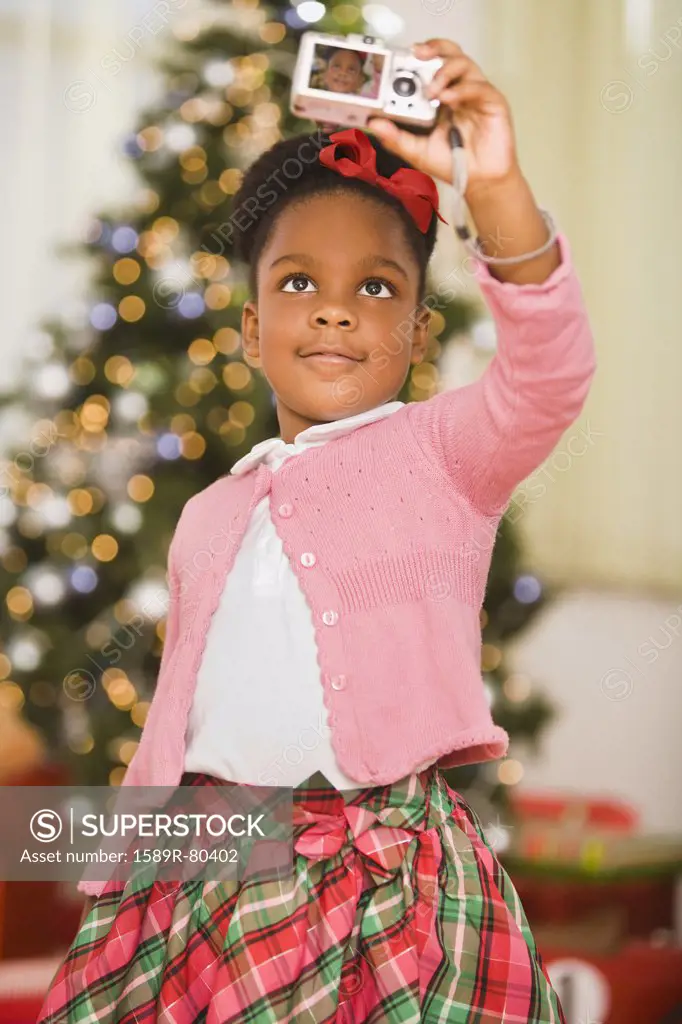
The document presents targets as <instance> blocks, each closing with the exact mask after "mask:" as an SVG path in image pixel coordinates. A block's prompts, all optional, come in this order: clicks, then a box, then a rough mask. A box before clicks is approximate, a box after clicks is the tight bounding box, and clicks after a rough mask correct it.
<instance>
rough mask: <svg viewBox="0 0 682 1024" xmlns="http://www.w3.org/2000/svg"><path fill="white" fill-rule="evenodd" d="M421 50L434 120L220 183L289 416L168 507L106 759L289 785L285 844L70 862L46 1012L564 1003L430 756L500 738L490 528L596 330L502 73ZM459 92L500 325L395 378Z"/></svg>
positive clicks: (584, 361) (567, 405) (248, 324)
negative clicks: (144, 628) (410, 379)
mask: <svg viewBox="0 0 682 1024" xmlns="http://www.w3.org/2000/svg"><path fill="white" fill-rule="evenodd" d="M417 53H418V55H419V56H424V57H432V56H441V57H443V58H444V64H443V67H442V69H441V71H439V73H438V74H437V76H436V78H435V80H434V83H433V87H432V95H433V96H434V97H438V99H439V100H440V101H441V107H440V120H439V123H438V125H437V126H436V127H435V128H434V130H433V132H432V133H431V134H430V135H429V136H428V137H417V136H412V135H410V134H407V133H406V132H404V131H401V130H400V129H399V128H397V127H396V126H395V125H393V124H390V123H386V122H385V121H378V122H376V123H375V124H372V126H371V127H372V129H373V130H374V131H375V132H376V134H377V135H380V136H381V139H382V140H383V142H379V141H376V140H374V141H372V140H371V139H370V138H369V137H368V136H367V135H365V134H364V133H363V132H360V131H358V130H357V129H350V130H346V131H341V132H338V133H335V134H334V135H333V137H332V138H331V139H329V138H326V137H322V138H318V139H317V140H315V139H314V137H305V136H299V137H297V138H294V139H290V140H288V141H282V142H279V143H277V144H276V145H275V146H274V147H273V148H272V149H271V150H270V151H268V152H266V153H265V154H263V155H262V156H261V157H260V158H259V159H258V160H257V161H256V163H255V164H254V165H253V166H252V167H251V168H250V170H249V171H248V172H247V174H246V175H245V177H244V180H243V182H242V186H241V189H240V192H239V193H238V195H237V196H236V197H235V206H234V214H233V219H234V222H235V223H236V224H237V226H238V227H239V230H240V232H241V233H240V235H239V239H238V243H239V251H240V254H241V256H242V258H243V259H244V260H245V261H246V262H247V263H248V264H249V267H250V277H251V281H250V283H251V296H252V297H251V299H250V300H249V301H248V302H247V303H246V304H245V306H244V310H243V318H242V337H243V345H244V350H245V353H246V354H247V355H248V357H249V358H250V359H251V360H254V361H256V362H260V365H261V366H262V369H263V372H264V374H265V376H266V378H267V380H268V381H269V383H270V385H271V387H272V390H273V393H274V397H275V400H276V405H277V415H278V419H279V425H280V433H281V436H280V437H275V438H270V439H269V440H267V441H263V442H261V443H259V444H257V445H256V446H255V447H254V448H253V449H252V451H251V452H250V453H248V454H247V455H245V456H244V457H243V458H241V459H240V460H239V461H238V462H237V463H236V464H235V465H234V466H233V467H232V470H231V472H230V473H229V474H227V475H226V476H225V477H222V478H220V479H219V480H217V481H216V482H215V483H214V484H212V485H211V486H210V487H208V488H206V489H205V490H204V491H202V492H200V493H199V494H197V495H195V496H194V497H193V498H192V499H191V500H190V501H189V502H188V503H187V504H186V505H185V507H184V509H183V511H182V514H181V517H180V520H179V523H178V526H177V528H176V531H175V534H174V536H173V539H172V541H171V546H170V550H169V588H170V594H171V604H170V608H169V612H168V617H167V628H166V640H165V645H164V653H163V658H162V663H161V669H160V674H159V679H158V684H157V689H156V693H155V696H154V700H153V701H152V704H151V707H150V711H149V715H148V719H147V722H146V724H145V728H144V730H143V734H142V737H141V741H140V744H139V747H138V749H137V752H136V754H135V757H134V758H133V760H132V762H131V763H130V765H129V768H128V771H127V772H126V776H125V780H124V785H164V786H166V785H168V786H177V785H179V784H182V785H183V786H186V787H190V786H209V785H218V784H222V785H229V784H232V785H234V784H238V783H240V784H242V785H244V786H249V785H251V786H259V785H260V786H263V785H267V786H291V787H292V792H293V872H292V873H291V876H290V877H288V879H287V880H285V881H284V882H281V881H280V882H279V883H275V882H274V881H268V880H267V879H266V880H261V881H258V882H257V883H256V882H255V881H254V880H252V879H248V878H247V879H242V881H241V882H234V883H228V882H212V881H197V880H193V881H191V882H182V883H181V884H180V885H179V886H176V887H175V888H170V887H169V886H168V885H167V884H166V883H165V882H162V881H161V880H159V879H156V880H154V878H149V877H147V878H145V879H141V878H140V877H137V876H136V875H133V877H132V878H131V879H129V880H128V881H125V882H123V881H116V880H111V879H110V880H109V882H108V883H106V884H105V883H104V882H81V883H80V887H81V888H82V889H84V891H86V892H88V893H89V894H91V895H92V896H94V897H95V899H94V901H92V902H90V903H89V904H88V905H87V906H86V908H85V911H84V917H83V921H82V923H81V927H80V929H79V932H78V935H77V936H76V939H75V940H74V942H73V944H72V946H71V949H70V950H69V952H68V955H67V957H66V960H65V962H64V964H63V965H62V967H61V968H60V970H59V971H58V973H57V976H56V977H55V979H54V980H53V983H52V986H51V988H50V991H49V993H48V996H47V998H46V1001H45V1005H44V1007H43V1011H42V1016H41V1018H40V1024H57V1022H60V1024H61V1022H76V1021H86V1020H87V1021H95V1020H96V1021H98V1022H114V1021H130V1022H133V1021H142V1020H158V1021H164V1022H165V1021H168V1022H169V1021H175V1022H181V1024H189V1022H191V1021H205V1022H207V1024H218V1022H221V1024H223V1022H235V1024H236V1022H240V1024H243V1022H252V1024H261V1022H263V1024H265V1022H268V1024H269V1022H272V1024H274V1022H280V1021H286V1022H289V1021H291V1022H295V1024H299V1022H300V1024H304V1022H310V1024H321V1022H331V1021H336V1022H341V1024H350V1022H353V1024H360V1022H383V1021H387V1022H391V1024H398V1022H400V1024H405V1022H408V1021H409V1022H414V1024H417V1022H420V1021H426V1022H434V1024H435V1022H436V1021H438V1022H444V1021H449V1022H458V1024H474V1022H484V1021H486V1022H487V1021H490V1022H493V1021H494V1022H503V1024H521V1022H523V1024H526V1022H533V1024H550V1022H551V1024H556V1022H562V1021H564V1017H563V1014H562V1011H561V1008H560V1006H559V1002H558V999H557V996H556V994H555V992H554V991H553V989H552V986H551V984H550V981H549V979H548V976H547V974H546V972H545V969H544V966H543V963H542V960H541V957H540V955H539V953H538V951H537V949H536V947H535V943H534V940H533V936H532V934H531V932H530V930H529V927H528V923H527V920H526V917H525V914H524V911H523V909H522V907H521V905H520V903H519V899H518V896H517V894H516V892H515V890H514V887H513V885H512V883H511V881H510V879H509V877H508V876H507V874H506V873H505V871H504V870H503V868H502V867H501V866H500V864H499V863H498V861H497V859H496V857H495V854H494V852H493V850H492V848H491V846H490V845H489V843H488V842H487V841H486V837H485V834H484V832H483V829H482V827H481V825H480V823H479V821H478V820H477V818H476V816H475V814H474V813H473V811H472V810H471V809H470V808H469V807H468V806H467V804H466V803H465V802H464V801H463V800H462V798H461V797H460V796H459V795H458V794H457V793H456V792H454V791H453V790H452V789H451V788H449V787H448V786H447V785H446V783H445V780H444V777H443V775H442V774H441V771H440V769H441V768H443V767H449V766H451V765H456V764H466V763H469V762H476V761H485V760H491V759H495V758H499V757H501V756H502V755H504V753H505V752H506V749H507V739H508V738H507V736H506V734H505V733H504V732H503V730H502V729H500V728H498V727H496V726H495V725H494V724H493V722H492V719H491V717H490V713H489V710H488V704H487V701H486V699H485V696H484V691H483V685H482V679H481V675H480V642H481V638H480V619H479V615H480V610H481V605H482V601H483V597H484V592H485V583H486V578H487V574H488V569H489V564H490V555H491V550H490V549H491V543H490V539H489V538H490V536H491V534H493V533H494V529H495V527H496V525H497V523H498V522H499V519H500V517H501V515H502V513H503V511H504V509H505V507H506V505H507V504H508V502H509V500H510V496H511V494H512V491H513V488H514V487H515V486H516V485H517V484H518V483H519V482H520V481H521V480H522V479H524V478H525V477H526V476H527V475H528V474H529V473H530V472H531V471H532V470H533V469H534V468H535V467H536V466H538V465H539V464H540V463H541V462H542V461H543V460H544V459H545V458H546V457H547V456H548V455H549V453H550V452H551V451H552V449H553V448H554V446H555V445H556V443H557V441H558V439H559V438H560V437H561V435H562V433H563V432H564V431H565V430H566V428H567V427H568V426H569V425H570V424H571V423H572V422H573V421H574V420H575V419H576V417H577V416H578V414H579V412H580V410H581V408H582V406H583V403H584V400H585V397H586V395H587V393H588V389H589V384H590V381H591V379H592V376H593V373H594V367H595V363H594V351H593V344H592V338H591V334H590V329H589V326H588V322H587V318H586V314H585V310H584V307H583V302H582V298H581V293H580V288H579V285H578V283H577V280H576V277H575V273H574V271H573V268H572V265H571V257H570V252H569V247H568V245H567V243H566V240H565V238H564V237H563V236H559V237H558V238H557V237H556V233H555V232H554V230H553V227H552V222H551V218H549V217H548V216H546V215H544V214H543V213H542V212H541V211H540V210H539V209H538V208H537V206H536V204H535V202H534V199H533V196H532V193H531V191H530V188H529V186H528V184H527V183H526V181H525V179H524V177H523V175H522V173H521V171H520V169H519V165H518V162H517V157H516V151H515V146H514V139H513V131H512V124H511V118H510V114H509V110H508V107H507V104H506V102H505V100H504V98H503V97H502V96H501V95H500V93H499V92H498V91H497V90H496V89H495V88H494V87H493V86H492V85H491V84H490V83H489V82H487V81H486V79H485V77H484V76H483V74H482V73H481V71H480V69H479V68H478V67H477V66H476V65H475V64H474V63H473V61H471V60H470V59H469V57H467V56H466V55H465V54H464V53H463V52H462V51H461V49H460V48H459V47H458V46H457V45H456V44H455V43H453V42H450V41H447V40H442V39H436V40H431V41H430V42H428V43H423V44H420V45H419V46H418V47H417ZM453 115H454V117H455V118H456V120H457V124H458V127H459V129H460V132H461V135H462V138H463V141H464V147H465V152H466V159H467V164H468V172H469V173H468V184H467V187H466V200H467V203H468V206H469V209H470V212H471V215H472V217H473V219H474V221H475V223H476V227H477V229H478V233H479V241H478V242H477V243H476V246H475V247H474V248H475V251H476V253H477V258H476V264H475V265H476V273H477V274H478V276H479V279H480V282H481V286H482V288H483V291H484V294H485V296H486V299H487V302H488V303H489V305H490V308H491V310H492V312H493V315H494V317H495V320H496V323H497V329H498V351H497V353H496V355H495V357H494V358H493V360H492V361H491V364H490V366H489V368H488V369H487V371H486V373H485V374H484V375H483V376H482V377H481V379H480V380H479V381H477V382H475V383H474V384H472V385H469V386H467V387H463V388H459V389H456V390H454V391H447V392H443V393H440V394H438V395H436V396H435V397H433V398H431V399H430V400H428V401H423V402H415V403H408V404H403V403H402V402H400V401H398V400H397V399H396V396H397V394H398V393H399V391H400V389H401V387H402V385H403V383H404V381H405V379H406V377H407V374H408V372H409V368H410V365H412V364H414V363H418V362H420V361H421V360H422V359H423V358H424V354H425V351H426V347H427V341H428V328H429V298H430V297H428V296H426V294H425V273H426V267H427V262H428V259H429V257H430V254H431V252H432V249H433V245H434V241H435V234H436V227H437V219H438V217H440V214H439V213H438V193H437V190H436V188H435V184H434V181H433V178H432V177H431V176H432V175H434V176H436V177H438V178H441V179H442V180H444V181H452V172H451V161H452V153H451V149H450V144H449V118H450V117H451V116H453ZM410 165H411V167H410ZM287 167H288V168H289V170H288V171H287ZM273 182H274V183H273ZM548 225H549V230H548ZM500 260H501V261H502V262H500ZM491 525H492V527H493V529H492V530H491V528H490V527H491ZM292 752H293V753H292ZM183 792H185V790H183ZM186 792H189V790H186ZM205 792H208V791H205Z"/></svg>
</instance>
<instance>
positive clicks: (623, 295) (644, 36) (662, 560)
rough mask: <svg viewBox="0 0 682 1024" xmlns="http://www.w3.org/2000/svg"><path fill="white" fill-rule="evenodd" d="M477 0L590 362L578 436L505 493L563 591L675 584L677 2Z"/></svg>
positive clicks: (679, 178) (680, 104)
mask: <svg viewBox="0 0 682 1024" xmlns="http://www.w3.org/2000/svg"><path fill="white" fill-rule="evenodd" d="M481 7H482V12H483V18H484V23H483V25H482V26H481V29H480V36H479V38H480V40H481V47H482V49H481V53H480V54H479V58H480V60H481V62H482V63H483V64H484V67H485V69H486V71H487V73H488V74H489V75H490V77H491V78H492V79H493V80H494V81H495V82H496V84H498V85H499V86H500V87H502V88H504V89H505V91H506V92H507V94H508V96H509V98H510V100H511V101H512V106H513V110H514V112H515V117H516V124H517V130H518V136H519V141H520V150H521V155H522V161H523V166H524V168H525V170H526V172H527V174H528V176H529V177H530V179H531V182H532V184H533V186H534V187H535V190H536V194H537V195H538V198H539V200H540V201H541V202H543V203H545V204H547V205H549V206H550V207H551V208H552V209H553V210H554V211H555V212H556V213H557V214H558V216H559V218H560V221H561V225H562V227H563V228H564V229H565V230H566V231H567V233H568V235H569V237H570V239H571V241H572V244H573V249H574V254H575V259H576V262H577V264H578V267H579V271H580V274H581V278H582V281H583V285H584V291H585V296H586V299H587V303H588V306H589V310H590V313H591V316H592V321H593V325H594V331H595V335H596V342H597V351H598V362H599V372H598V375H597V377H596V379H595V383H594V387H593V391H592V394H591V396H590V398H589V400H588V405H587V406H586V410H585V413H584V415H583V417H582V419H581V426H582V427H583V428H587V427H588V425H589V427H590V428H591V430H590V435H591V436H590V442H589V444H585V443H584V442H582V441H581V440H580V438H579V435H580V428H576V429H574V430H572V431H569V432H568V433H567V435H566V437H565V438H564V441H563V443H562V444H560V446H559V449H558V453H557V455H555V457H554V460H549V462H548V464H547V465H546V467H545V468H546V470H547V472H545V473H543V474H536V476H535V477H534V478H533V480H532V482H531V486H528V487H526V488H525V490H524V492H522V494H521V500H523V498H524V496H525V499H526V514H525V515H524V516H523V519H522V522H523V527H524V529H525V531H526V537H527V542H528V545H529V552H528V553H529V556H530V561H531V564H533V565H534V566H535V567H536V568H537V569H539V570H540V571H541V572H543V573H544V574H545V575H546V576H547V577H549V578H556V579H557V580H558V581H560V582H564V583H581V584H587V585H596V586H600V587H604V586H606V587H611V586H617V587H620V586H625V587H635V588H637V589H639V588H646V589H651V591H653V592H655V591H659V592H662V593H670V594H674V593H679V591H680V589H682V583H681V581H682V455H681V453H680V437H681V436H682V330H681V327H680V325H681V323H682V248H681V246H680V235H681V234H682V189H681V188H680V183H681V182H682V7H681V6H680V4H679V3H678V2H673V0H655V3H654V2H653V0H650V2H649V0H630V2H626V0H599V2H598V3H595V2H594V0H551V2H548V0H516V2H515V3H513V4H509V3H504V2H503V0H483V2H482V4H481ZM666 36H667V38H666ZM572 438H573V439H572ZM583 451H584V454H579V453H581V452H583Z"/></svg>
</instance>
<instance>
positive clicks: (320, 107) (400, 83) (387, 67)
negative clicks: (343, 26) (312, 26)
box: [290, 32, 443, 131]
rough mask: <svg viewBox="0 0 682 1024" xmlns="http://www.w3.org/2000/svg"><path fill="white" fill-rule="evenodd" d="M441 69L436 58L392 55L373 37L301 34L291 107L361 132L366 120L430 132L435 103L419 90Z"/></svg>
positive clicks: (405, 52)
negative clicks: (383, 119)
mask: <svg viewBox="0 0 682 1024" xmlns="http://www.w3.org/2000/svg"><path fill="white" fill-rule="evenodd" d="M442 64H443V61H442V59H441V58H440V57H436V58H432V59H431V60H419V59H418V58H417V57H415V56H414V54H412V53H411V52H410V51H409V50H391V49H389V48H388V47H387V46H386V45H385V44H384V43H383V41H382V40H381V39H379V38H377V37H376V36H362V35H347V36H337V35H328V34H326V33H323V32H304V33H303V35H302V36H301V43H300V47H299V51H298V57H297V60H296V68H295V70H294V77H293V81H292V87H291V99H290V108H291V111H292V112H293V113H294V114H296V115H297V116H298V117H302V118H309V119H310V120H311V121H317V122H320V123H323V124H329V125H347V126H348V127H357V128H362V127H364V126H365V125H366V124H367V121H368V120H369V118H370V117H388V118H390V119H391V120H392V121H396V122H397V123H399V124H401V125H405V126H409V127H410V128H411V130H413V131H414V130H416V131H418V130H419V129H420V128H421V129H423V130H425V131H430V130H431V128H432V127H433V125H434V124H435V122H436V117H437V114H438V107H439V105H440V104H439V101H438V100H432V99H429V98H428V97H427V96H426V95H425V93H424V90H425V87H426V86H427V85H428V83H429V82H430V81H431V79H432V78H433V76H434V74H435V73H436V71H437V70H438V68H439V67H441V66H442Z"/></svg>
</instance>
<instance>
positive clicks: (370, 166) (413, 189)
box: [320, 128, 447, 232]
mask: <svg viewBox="0 0 682 1024" xmlns="http://www.w3.org/2000/svg"><path fill="white" fill-rule="evenodd" d="M329 138H330V140H331V142H332V145H331V146H325V148H324V149H322V150H320V163H321V164H324V166H325V167H329V168H331V170H333V171H338V173H339V174H342V175H343V176H344V177H345V178H359V179H360V181H367V182H369V183H370V184H371V185H376V186H377V187H378V188H382V189H383V190H384V191H385V192H388V193H389V194H390V195H392V196H395V197H396V199H399V200H400V202H401V203H402V204H403V206H404V207H405V209H406V210H407V212H408V213H409V214H410V216H411V217H412V219H413V220H414V222H415V223H416V225H417V227H418V228H419V230H420V231H423V232H425V231H427V230H428V227H429V224H430V223H431V218H432V216H433V214H434V211H435V213H436V215H437V216H438V219H439V220H440V221H442V222H443V224H447V221H446V220H444V219H443V217H441V215H440V213H439V212H438V189H437V188H436V183H435V181H434V180H433V178H432V177H430V175H428V174H425V173H424V172H423V171H417V170H415V169H414V168H413V167H401V168H400V170H398V171H396V172H395V174H392V175H391V177H390V178H384V177H382V175H381V174H379V173H378V172H377V154H376V150H375V148H374V146H373V145H372V143H371V141H370V139H369V138H368V136H367V135H366V134H365V132H363V131H360V129H359V128H346V129H344V130H343V131H341V132H334V134H333V135H330V136H329ZM339 151H341V152H344V155H339Z"/></svg>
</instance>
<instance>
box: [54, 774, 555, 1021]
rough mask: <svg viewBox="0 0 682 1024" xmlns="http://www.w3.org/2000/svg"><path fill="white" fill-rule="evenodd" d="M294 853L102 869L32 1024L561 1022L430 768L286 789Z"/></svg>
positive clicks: (523, 931)
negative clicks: (264, 871)
mask: <svg viewBox="0 0 682 1024" xmlns="http://www.w3.org/2000/svg"><path fill="white" fill-rule="evenodd" d="M308 782H309V780H308ZM181 784H182V785H183V786H187V785H197V786H201V785H211V784H219V785H225V783H224V782H223V781H222V780H220V779H216V778H214V777H213V776H210V775H206V774H203V773H193V772H192V773H190V772H186V773H185V774H184V775H183V777H182V780H181ZM292 863H293V871H292V873H291V877H287V876H286V875H285V878H284V881H283V880H282V878H280V879H279V880H277V881H275V880H269V881H268V880H267V879H266V880H265V881H263V880H262V879H258V880H253V879H252V880H249V879H248V878H246V879H242V880H241V881H232V880H230V881H227V882H226V881H220V882H218V881H207V880H205V879H193V880H191V881H188V882H182V883H181V884H180V885H179V886H178V885H177V884H174V885H173V886H169V884H168V883H164V882H161V881H159V880H156V881H154V880H153V879H151V880H150V879H149V877H148V876H147V878H146V881H145V882H144V883H142V882H141V881H140V879H139V878H136V877H135V876H134V875H133V876H132V877H131V878H129V879H127V880H126V881H125V885H124V884H123V880H119V881H118V882H117V883H114V882H113V881H110V882H109V883H108V885H107V887H106V888H105V889H104V890H103V892H102V894H101V895H100V896H99V898H98V899H97V901H96V903H95V905H94V906H93V908H92V910H91V911H90V914H89V915H88V917H87V918H86V919H85V921H84V922H83V924H82V925H81V928H80V930H79V932H78V934H77V935H76V938H75V939H74V942H73V944H72V945H71V948H70V949H69V951H68V954H67V955H66V958H65V960H64V962H63V963H62V965H61V966H60V968H59V970H58V971H57V973H56V975H55V977H54V978H53V980H52V982H51V985H50V988H49V991H48V993H47V996H46V999H45V1002H44V1004H43V1007H42V1010H41V1013H40V1016H39V1018H38V1021H37V1022H36V1024H86V1022H87V1024H95V1022H96V1024H114V1022H116V1024H123V1022H125V1024H135V1022H137V1024H141V1022H146V1021H160V1022H163V1024H171V1022H172V1024H197V1022H201V1024H288V1022H292V1024H323V1022H325V1024H326V1022H332V1021H333V1022H336V1024H362V1022H365V1024H375V1022H377V1024H378V1022H380V1021H382V1022H389V1024H408V1022H410V1024H421V1022H427V1024H428V1022H433V1024H436V1022H438V1024H444V1022H446V1021H447V1022H449V1024H494V1022H500V1024H565V1018H564V1016H563V1013H562V1010H561V1007H560V1004H559V1000H558V997H557V995H556V993H555V991H554V990H553V988H552V985H551V983H550V981H549V978H548V976H547V974H546V972H545V968H544V965H543V962H542V959H541V956H540V954H539V952H538V950H537V948H536V946H535V942H534V939H533V936H532V934H531V931H530V929H529V926H528V922H527V920H526V916H525V913H524V911H523V908H522V906H521V904H520V901H519V897H518V895H517V893H516V891H515V889H514V886H513V885H512V883H511V881H510V879H509V876H508V875H507V874H506V872H505V870H504V869H503V868H502V866H501V865H500V863H499V862H498V860H497V858H496V856H495V854H494V852H493V849H492V848H491V846H490V845H489V843H488V841H487V840H486V837H485V834H484V832H483V829H482V827H481V824H480V821H479V820H478V818H477V816H476V814H475V813H474V811H473V810H472V809H471V808H470V807H469V806H468V804H466V803H465V801H464V800H463V799H462V798H461V797H460V796H459V795H458V794H457V793H456V792H454V791H453V790H452V789H451V788H450V787H449V786H448V784H447V783H446V781H445V778H444V777H443V775H442V774H441V773H440V772H439V771H438V769H437V768H436V767H435V766H431V767H429V768H427V769H426V770H425V771H423V772H421V773H419V774H413V775H410V776H407V777H406V778H404V779H402V780H400V781H398V782H396V783H393V784H391V785H385V786H378V787H369V788H366V789H355V790H352V791H344V793H342V792H340V791H339V790H337V789H335V788H334V787H331V786H328V787H327V788H326V789H313V788H312V787H310V785H307V787H305V788H297V789H294V791H293V861H292ZM171 889H172V891H170V890H171Z"/></svg>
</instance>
